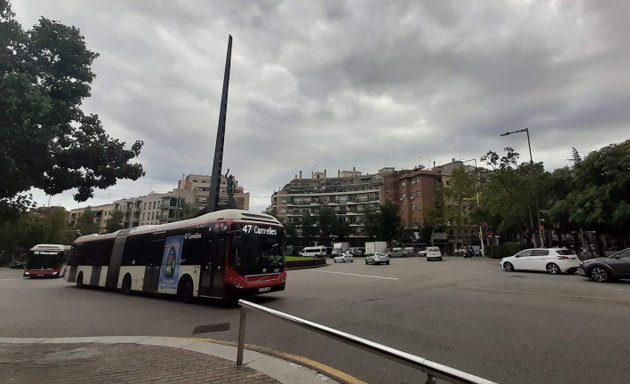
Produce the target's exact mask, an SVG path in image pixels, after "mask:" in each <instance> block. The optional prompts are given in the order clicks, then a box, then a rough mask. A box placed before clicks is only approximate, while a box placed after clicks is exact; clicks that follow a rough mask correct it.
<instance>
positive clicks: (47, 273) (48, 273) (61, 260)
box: [24, 244, 70, 278]
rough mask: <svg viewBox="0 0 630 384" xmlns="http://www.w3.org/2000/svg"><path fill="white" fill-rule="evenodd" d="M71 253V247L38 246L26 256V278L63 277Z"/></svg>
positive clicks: (58, 245) (59, 245) (55, 245)
mask: <svg viewBox="0 0 630 384" xmlns="http://www.w3.org/2000/svg"><path fill="white" fill-rule="evenodd" d="M69 252H70V246H69V245H63V244H37V245H36V246H34V247H33V248H31V249H30V250H29V251H28V254H27V256H26V264H25V265H24V277H29V278H33V277H61V276H62V275H63V271H64V268H65V266H66V262H67V261H68V254H69Z"/></svg>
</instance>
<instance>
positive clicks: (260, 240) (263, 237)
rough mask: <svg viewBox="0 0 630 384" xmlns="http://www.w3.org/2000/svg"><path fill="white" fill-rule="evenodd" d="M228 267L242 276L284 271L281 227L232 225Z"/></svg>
mask: <svg viewBox="0 0 630 384" xmlns="http://www.w3.org/2000/svg"><path fill="white" fill-rule="evenodd" d="M232 231H233V232H234V246H233V247H232V252H231V254H230V265H231V266H232V268H234V269H235V270H236V271H237V272H238V273H240V274H242V275H252V274H260V273H272V272H282V271H283V270H284V251H283V249H284V247H283V237H284V233H283V231H282V228H281V227H277V226H261V225H251V224H234V225H233V227H232Z"/></svg>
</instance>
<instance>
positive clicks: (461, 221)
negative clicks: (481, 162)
mask: <svg viewBox="0 0 630 384" xmlns="http://www.w3.org/2000/svg"><path fill="white" fill-rule="evenodd" d="M476 194H477V182H476V180H475V178H474V177H473V175H471V174H470V173H468V172H466V170H465V169H464V167H458V168H455V169H454V170H453V172H452V173H451V175H450V177H449V183H448V185H447V186H446V187H445V188H444V196H445V198H446V220H447V221H448V222H449V223H450V224H451V225H454V226H456V227H460V226H462V225H465V224H471V220H470V215H469V214H470V211H471V209H472V208H473V207H474V206H475V203H474V202H473V201H474V198H475V195H476ZM458 232H460V233H461V230H458ZM462 245H463V244H462Z"/></svg>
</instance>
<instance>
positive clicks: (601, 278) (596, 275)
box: [588, 267, 610, 283]
mask: <svg viewBox="0 0 630 384" xmlns="http://www.w3.org/2000/svg"><path fill="white" fill-rule="evenodd" d="M588 277H590V278H591V279H593V280H595V281H597V282H598V283H603V282H605V281H608V280H610V274H609V273H608V271H607V270H605V269H604V268H602V267H593V268H591V270H590V271H589V273H588Z"/></svg>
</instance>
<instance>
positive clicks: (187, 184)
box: [177, 174, 249, 210]
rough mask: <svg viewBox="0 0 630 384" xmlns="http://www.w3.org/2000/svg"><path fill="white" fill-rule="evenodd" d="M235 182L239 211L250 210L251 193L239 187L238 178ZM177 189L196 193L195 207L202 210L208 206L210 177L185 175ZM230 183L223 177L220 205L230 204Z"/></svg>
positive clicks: (235, 195) (235, 198)
mask: <svg viewBox="0 0 630 384" xmlns="http://www.w3.org/2000/svg"><path fill="white" fill-rule="evenodd" d="M233 180H234V200H235V202H236V208H237V209H244V210H249V192H245V189H244V188H243V187H241V186H239V185H238V181H237V180H236V178H234V179H233ZM177 188H178V189H182V190H185V191H194V202H193V204H194V205H195V207H197V208H199V209H201V208H204V207H205V206H206V205H207V204H208V195H209V191H210V176H208V175H193V174H190V175H184V176H182V178H181V179H179V182H178V183H177ZM227 188H228V181H227V178H226V177H225V175H221V186H220V189H219V204H220V205H227V203H228V192H227Z"/></svg>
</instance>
